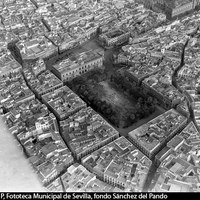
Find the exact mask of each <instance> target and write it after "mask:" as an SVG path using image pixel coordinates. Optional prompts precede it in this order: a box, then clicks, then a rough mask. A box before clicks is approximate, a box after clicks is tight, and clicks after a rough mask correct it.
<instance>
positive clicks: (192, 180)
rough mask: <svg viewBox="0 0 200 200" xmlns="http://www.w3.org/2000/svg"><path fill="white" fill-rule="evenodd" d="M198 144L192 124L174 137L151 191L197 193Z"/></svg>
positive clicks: (199, 137) (197, 135)
mask: <svg viewBox="0 0 200 200" xmlns="http://www.w3.org/2000/svg"><path fill="white" fill-rule="evenodd" d="M199 144H200V134H199V132H198V130H197V128H196V127H195V125H194V123H193V122H190V123H189V124H188V125H187V126H186V128H185V129H184V130H183V131H182V132H181V133H180V134H179V135H177V136H175V137H174V138H173V139H172V140H171V141H170V142H168V143H167V146H168V147H169V148H170V151H168V153H167V155H166V156H165V159H162V160H161V164H160V167H159V168H158V170H157V173H158V179H157V181H156V185H155V187H154V188H153V190H152V191H159V192H183V191H184V192H186V191H187V192H194V191H196V192H197V191H198V192H199V178H198V176H199V169H198V168H199V158H198V157H199Z"/></svg>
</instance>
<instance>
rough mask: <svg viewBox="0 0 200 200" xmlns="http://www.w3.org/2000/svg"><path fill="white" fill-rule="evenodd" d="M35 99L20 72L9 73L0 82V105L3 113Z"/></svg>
mask: <svg viewBox="0 0 200 200" xmlns="http://www.w3.org/2000/svg"><path fill="white" fill-rule="evenodd" d="M32 99H35V95H34V93H33V92H32V91H31V90H30V89H29V88H28V87H27V85H26V83H25V81H24V78H23V76H22V74H21V73H20V72H15V73H11V74H10V75H8V76H4V77H2V78H1V80H0V105H1V107H2V108H3V110H4V113H7V112H9V111H10V110H11V109H12V108H13V107H15V106H17V105H18V104H21V103H24V102H26V101H30V100H32Z"/></svg>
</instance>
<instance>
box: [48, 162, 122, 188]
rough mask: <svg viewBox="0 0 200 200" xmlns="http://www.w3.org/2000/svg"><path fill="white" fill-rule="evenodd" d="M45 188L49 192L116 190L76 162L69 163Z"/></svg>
mask: <svg viewBox="0 0 200 200" xmlns="http://www.w3.org/2000/svg"><path fill="white" fill-rule="evenodd" d="M47 189H48V191H49V192H54V191H55V192H113V191H117V190H116V189H115V188H114V187H113V186H111V185H109V184H107V183H105V182H103V181H100V180H99V179H97V178H96V176H95V175H94V174H92V173H90V172H89V171H88V170H87V169H86V168H85V167H83V166H82V165H79V164H78V163H75V164H73V165H71V166H70V167H69V168H68V169H67V172H66V173H65V174H63V175H62V176H61V177H59V178H58V179H56V180H55V181H53V182H52V183H51V184H50V185H48V187H47ZM118 192H120V190H118Z"/></svg>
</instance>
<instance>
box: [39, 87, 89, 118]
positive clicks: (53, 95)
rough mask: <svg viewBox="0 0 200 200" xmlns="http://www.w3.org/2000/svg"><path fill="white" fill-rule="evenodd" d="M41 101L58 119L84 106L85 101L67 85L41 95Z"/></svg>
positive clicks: (66, 116)
mask: <svg viewBox="0 0 200 200" xmlns="http://www.w3.org/2000/svg"><path fill="white" fill-rule="evenodd" d="M42 101H43V102H44V103H45V104H46V105H47V106H48V107H49V109H50V110H51V111H52V112H53V113H54V114H55V116H56V117H57V118H58V119H59V120H64V119H66V118H68V117H69V116H70V115H73V114H75V113H76V112H78V111H79V110H81V109H82V108H84V107H86V103H85V102H84V101H83V100H82V99H81V98H80V97H78V96H77V95H76V94H75V93H74V92H73V91H71V90H70V89H69V88H68V87H67V86H63V87H61V88H58V89H56V90H54V91H52V92H50V93H47V94H45V95H43V96H42Z"/></svg>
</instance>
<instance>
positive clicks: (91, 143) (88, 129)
mask: <svg viewBox="0 0 200 200" xmlns="http://www.w3.org/2000/svg"><path fill="white" fill-rule="evenodd" d="M60 125H61V132H62V133H61V134H62V136H63V138H64V140H65V141H66V143H67V144H68V145H69V147H70V149H71V150H72V151H73V152H74V154H75V155H76V156H77V157H80V156H81V155H82V154H87V153H89V152H90V151H92V150H93V149H95V148H97V147H100V146H102V145H104V144H105V143H108V142H109V141H112V140H113V139H114V138H117V137H118V134H119V133H118V131H116V130H115V129H114V128H113V127H112V126H111V125H109V124H108V123H107V122H106V121H105V120H104V119H103V118H102V117H101V116H100V115H99V114H97V113H96V112H95V111H94V110H93V109H91V108H90V107H88V108H83V109H81V110H80V111H79V112H77V113H75V114H74V115H72V116H70V117H69V118H68V119H66V120H64V121H62V122H60Z"/></svg>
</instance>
